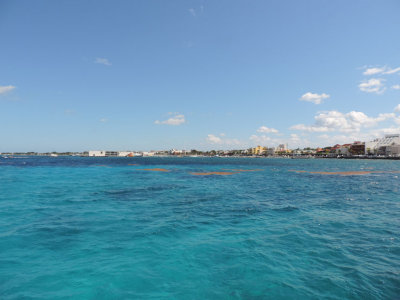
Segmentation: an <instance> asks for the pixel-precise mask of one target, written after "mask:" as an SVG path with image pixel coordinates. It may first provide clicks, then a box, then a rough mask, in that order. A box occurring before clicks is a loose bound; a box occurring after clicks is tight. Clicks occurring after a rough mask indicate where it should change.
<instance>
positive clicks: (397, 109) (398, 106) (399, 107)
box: [394, 104, 400, 112]
mask: <svg viewBox="0 0 400 300" xmlns="http://www.w3.org/2000/svg"><path fill="white" fill-rule="evenodd" d="M394 111H397V112H400V104H398V105H397V106H396V107H395V108H394Z"/></svg>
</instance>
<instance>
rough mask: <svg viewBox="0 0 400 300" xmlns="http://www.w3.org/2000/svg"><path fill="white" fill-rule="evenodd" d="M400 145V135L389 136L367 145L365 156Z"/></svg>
mask: <svg viewBox="0 0 400 300" xmlns="http://www.w3.org/2000/svg"><path fill="white" fill-rule="evenodd" d="M393 145H400V134H387V135H385V137H384V138H380V139H375V140H373V141H370V142H366V143H365V154H369V153H371V154H376V153H377V152H378V151H379V150H380V149H381V148H382V149H383V148H386V147H389V146H393Z"/></svg>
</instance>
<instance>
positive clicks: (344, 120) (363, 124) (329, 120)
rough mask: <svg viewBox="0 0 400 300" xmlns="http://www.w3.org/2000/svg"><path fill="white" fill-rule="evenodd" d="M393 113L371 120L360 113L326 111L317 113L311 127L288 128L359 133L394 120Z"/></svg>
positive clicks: (293, 127)
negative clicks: (363, 129) (383, 122)
mask: <svg viewBox="0 0 400 300" xmlns="http://www.w3.org/2000/svg"><path fill="white" fill-rule="evenodd" d="M395 117H396V116H395V114H394V113H386V114H379V115H378V117H376V118H372V117H369V116H367V115H366V114H364V113H363V112H360V111H351V112H349V113H347V114H344V113H341V112H339V111H334V110H333V111H327V112H320V113H318V114H317V115H316V116H315V117H314V119H315V123H314V124H313V125H310V126H308V125H304V124H297V125H294V126H292V127H290V129H291V130H300V131H306V132H329V131H339V132H359V131H360V130H361V128H368V127H373V126H376V125H377V124H378V123H379V122H382V121H385V120H388V119H394V118H395Z"/></svg>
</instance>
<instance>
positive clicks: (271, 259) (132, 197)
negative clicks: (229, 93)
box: [0, 157, 400, 299]
mask: <svg viewBox="0 0 400 300" xmlns="http://www.w3.org/2000/svg"><path fill="white" fill-rule="evenodd" d="M132 164H139V165H132ZM145 168H165V169H167V170H169V171H170V172H157V171H148V170H143V169H145ZM231 169H247V170H248V169H259V170H257V171H254V172H240V173H236V174H233V175H224V176H218V175H211V176H196V175H193V174H191V172H210V171H211V172H214V171H222V172H229V170H231ZM292 170H304V171H328V172H329V171H332V172H335V171H371V170H373V171H376V170H383V171H400V161H373V160H335V159H332V160H329V159H325V160H318V159H308V160H307V159H305V160H294V159H251V158H250V159H246V158H243V159H242V158H62V157H56V158H50V157H47V158H39V157H32V158H29V157H28V158H14V159H0V298H1V299H400V193H399V187H400V181H399V176H400V174H397V173H395V172H393V173H390V172H385V173H371V174H366V175H361V176H341V175H321V174H315V173H314V174H313V173H296V172H293V171H292Z"/></svg>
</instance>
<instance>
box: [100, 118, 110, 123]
mask: <svg viewBox="0 0 400 300" xmlns="http://www.w3.org/2000/svg"><path fill="white" fill-rule="evenodd" d="M100 122H101V123H106V122H108V119H107V118H101V119H100Z"/></svg>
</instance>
